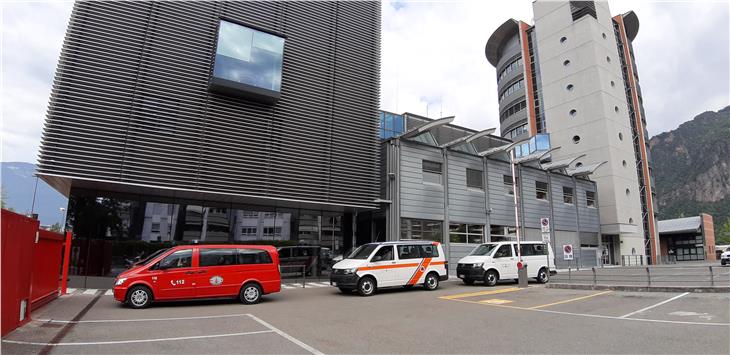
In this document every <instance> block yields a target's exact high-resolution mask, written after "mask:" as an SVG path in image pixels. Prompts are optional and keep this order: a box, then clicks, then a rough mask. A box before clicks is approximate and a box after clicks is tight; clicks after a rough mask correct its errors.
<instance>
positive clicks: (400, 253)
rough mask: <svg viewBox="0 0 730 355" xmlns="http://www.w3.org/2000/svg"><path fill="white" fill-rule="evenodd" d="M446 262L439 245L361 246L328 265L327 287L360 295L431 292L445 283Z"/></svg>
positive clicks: (373, 244) (429, 242)
mask: <svg viewBox="0 0 730 355" xmlns="http://www.w3.org/2000/svg"><path fill="white" fill-rule="evenodd" d="M448 278H449V274H448V262H447V261H446V256H445V255H444V250H443V247H442V246H441V243H439V242H431V241H415V240H414V241H399V242H385V243H370V244H365V245H362V246H360V247H358V248H357V249H355V251H353V252H352V253H351V254H350V255H349V256H348V257H347V258H345V259H344V260H342V261H340V262H338V263H337V264H335V265H334V266H332V273H331V274H330V284H332V285H333V286H336V287H338V288H339V289H340V291H342V292H351V291H352V290H357V292H358V293H359V294H360V295H362V296H371V295H373V294H375V292H376V291H377V289H378V288H383V287H410V286H413V285H423V287H424V288H425V289H426V290H435V289H436V288H438V286H439V281H445V280H448Z"/></svg>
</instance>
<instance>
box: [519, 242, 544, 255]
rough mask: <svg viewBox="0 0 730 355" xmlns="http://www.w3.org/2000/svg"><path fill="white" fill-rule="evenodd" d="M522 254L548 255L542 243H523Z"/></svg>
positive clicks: (521, 246)
mask: <svg viewBox="0 0 730 355" xmlns="http://www.w3.org/2000/svg"><path fill="white" fill-rule="evenodd" d="M520 248H521V251H522V256H535V255H546V254H547V253H546V251H547V249H546V248H545V246H544V245H542V244H521V245H520Z"/></svg>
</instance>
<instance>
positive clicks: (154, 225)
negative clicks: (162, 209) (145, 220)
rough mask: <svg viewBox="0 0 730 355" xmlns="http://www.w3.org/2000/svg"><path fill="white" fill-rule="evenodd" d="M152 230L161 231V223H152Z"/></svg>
mask: <svg viewBox="0 0 730 355" xmlns="http://www.w3.org/2000/svg"><path fill="white" fill-rule="evenodd" d="M150 232H152V233H160V224H159V223H152V227H151V230H150Z"/></svg>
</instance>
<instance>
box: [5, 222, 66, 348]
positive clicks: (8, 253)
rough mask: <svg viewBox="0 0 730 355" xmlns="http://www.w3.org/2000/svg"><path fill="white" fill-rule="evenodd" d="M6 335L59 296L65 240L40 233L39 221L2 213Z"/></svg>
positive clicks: (58, 235) (61, 236) (53, 235)
mask: <svg viewBox="0 0 730 355" xmlns="http://www.w3.org/2000/svg"><path fill="white" fill-rule="evenodd" d="M0 219H1V220H2V226H1V227H0V228H2V229H1V230H0V250H1V252H2V280H0V282H1V286H2V295H0V296H1V298H2V304H1V306H2V308H1V309H0V310H1V311H2V318H1V319H2V326H1V328H2V332H1V333H2V335H3V336H4V335H5V334H7V333H9V332H10V331H12V330H13V329H15V328H17V327H19V326H21V325H23V324H24V323H26V322H27V321H29V320H30V312H31V311H32V310H33V309H34V308H37V307H40V306H42V305H43V304H45V303H47V302H49V301H51V300H53V299H54V298H56V297H57V296H58V287H59V282H58V275H59V271H60V270H61V253H62V252H63V244H64V237H63V235H61V234H58V233H53V232H49V231H46V230H40V229H39V228H38V227H39V222H38V220H35V219H32V218H29V217H26V216H23V215H20V214H17V213H14V212H10V211H7V210H2V215H1V216H0Z"/></svg>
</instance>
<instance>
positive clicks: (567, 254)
mask: <svg viewBox="0 0 730 355" xmlns="http://www.w3.org/2000/svg"><path fill="white" fill-rule="evenodd" d="M563 260H573V245H571V244H563Z"/></svg>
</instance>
